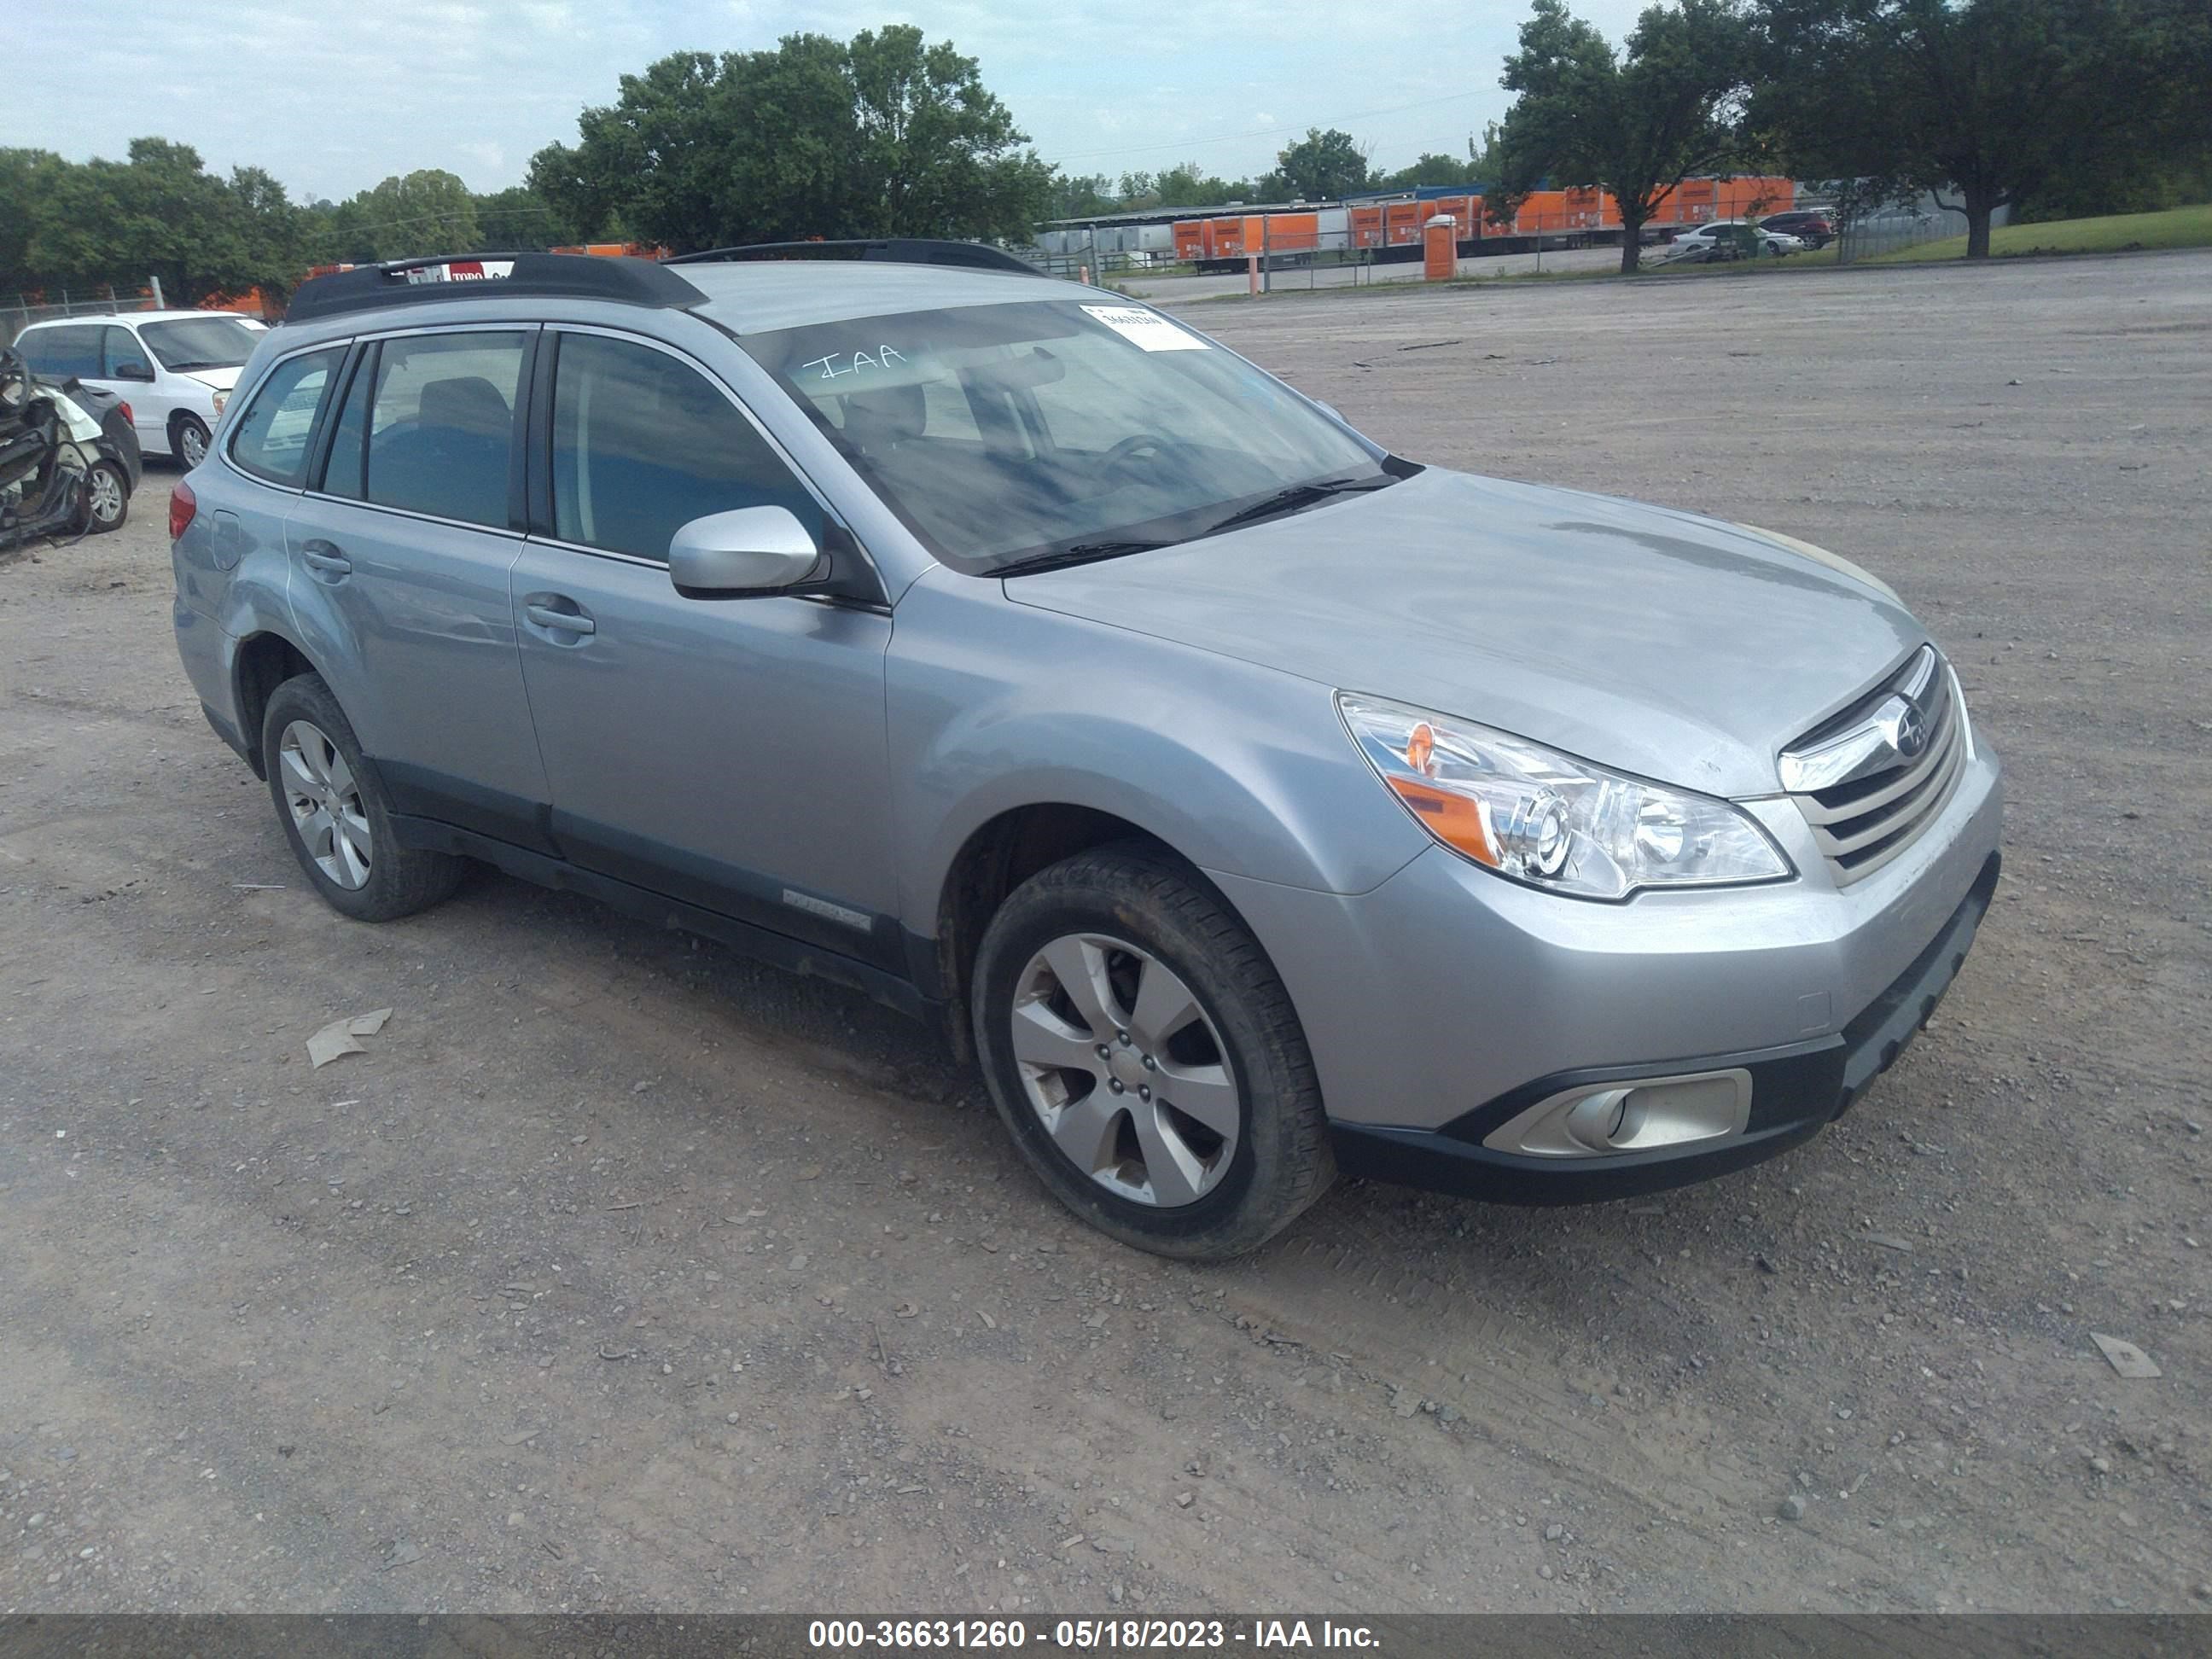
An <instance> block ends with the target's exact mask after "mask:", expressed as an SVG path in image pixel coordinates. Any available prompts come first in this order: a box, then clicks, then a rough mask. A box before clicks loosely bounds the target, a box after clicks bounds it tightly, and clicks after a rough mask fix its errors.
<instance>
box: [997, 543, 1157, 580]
mask: <svg viewBox="0 0 2212 1659" xmlns="http://www.w3.org/2000/svg"><path fill="white" fill-rule="evenodd" d="M1174 545H1175V541H1174V540H1173V539H1170V538H1153V539H1149V540H1147V539H1138V538H1132V539H1129V540H1126V541H1111V542H1078V543H1076V544H1075V545H1074V546H1073V547H1062V548H1055V549H1054V550H1053V551H1051V552H1049V553H1035V554H1032V555H1030V556H1029V557H1028V558H1026V559H1016V560H1014V561H1013V562H1012V563H1011V564H1002V565H1000V567H999V568H997V569H996V570H994V571H993V572H992V573H991V574H993V575H994V576H1027V575H1030V574H1034V573H1035V572H1036V571H1039V570H1064V569H1066V568H1067V567H1068V566H1069V565H1072V564H1093V563H1096V562H1097V561H1098V560H1100V559H1118V558H1120V557H1121V556H1122V555H1123V554H1125V553H1150V552H1152V551H1153V550H1155V549H1157V548H1162V547H1173V546H1174Z"/></svg>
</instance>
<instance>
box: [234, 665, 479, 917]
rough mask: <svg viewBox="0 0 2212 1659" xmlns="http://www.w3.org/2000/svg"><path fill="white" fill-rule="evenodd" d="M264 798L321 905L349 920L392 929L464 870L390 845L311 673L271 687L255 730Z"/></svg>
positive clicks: (357, 762) (349, 731)
mask: <svg viewBox="0 0 2212 1659" xmlns="http://www.w3.org/2000/svg"><path fill="white" fill-rule="evenodd" d="M261 756H262V760H263V763H264V769H266V771H267V772H268V775H269V793H270V797H271V798H272V799H274V800H275V801H276V817H277V820H278V822H279V823H282V824H283V826H284V835H285V838H286V839H287V840H288V841H289V842H291V844H292V854H293V856H294V857H295V858H296V859H298V860H299V861H300V868H301V870H303V871H305V872H307V883H308V885H310V886H312V887H313V889H314V890H315V891H316V892H317V893H319V894H320V895H321V896H322V899H323V902H325V904H328V905H329V906H330V907H331V908H332V909H333V910H336V911H337V912H338V913H339V914H340V915H348V916H351V917H352V918H353V919H354V920H355V921H395V920H397V919H398V918H399V917H401V916H407V915H414V914H415V912H416V911H417V910H422V909H427V908H429V907H430V906H431V905H433V904H435V903H437V902H439V901H440V900H441V899H443V898H446V897H447V896H450V895H451V894H452V892H453V889H454V888H455V887H456V886H457V885H458V884H459V882H460V878H461V875H462V872H464V871H465V869H466V868H467V865H466V862H465V860H461V859H458V858H455V857H453V856H452V855H451V854H446V853H428V852H422V851H419V850H417V849H416V848H408V847H402V846H401V845H399V841H398V836H395V835H394V834H393V833H392V806H391V803H390V802H389V801H387V800H386V799H385V796H384V792H383V790H382V789H381V788H380V787H379V786H378V784H377V781H376V777H375V775H374V772H372V771H371V770H370V769H369V768H368V766H367V765H366V764H364V763H363V762H362V757H361V744H360V741H359V740H358V739H357V738H356V737H355V736H354V734H353V726H352V725H351V724H350V723H349V721H348V720H347V719H346V717H345V711H344V710H343V709H342V708H339V707H338V702H337V698H336V697H334V696H331V689H330V687H329V686H327V685H325V684H323V681H322V678H321V676H319V675H316V674H302V675H301V676H300V677H299V678H296V679H289V680H287V681H285V682H284V684H282V685H280V686H278V687H277V688H276V691H275V693H274V694H273V695H271V696H270V699H269V708H268V712H267V713H266V714H264V716H263V718H262V722H261Z"/></svg>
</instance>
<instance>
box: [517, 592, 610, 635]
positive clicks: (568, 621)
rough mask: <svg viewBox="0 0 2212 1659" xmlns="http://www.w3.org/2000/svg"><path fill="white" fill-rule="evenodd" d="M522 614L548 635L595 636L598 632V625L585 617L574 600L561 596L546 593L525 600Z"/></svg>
mask: <svg viewBox="0 0 2212 1659" xmlns="http://www.w3.org/2000/svg"><path fill="white" fill-rule="evenodd" d="M564 607H566V608H564ZM522 614H523V615H524V616H526V617H528V618H529V619H530V620H531V621H532V622H533V623H537V624H538V627H540V628H543V629H545V630H547V631H548V632H549V633H560V634H596V633H598V632H599V624H598V623H595V622H593V621H592V619H591V618H590V617H587V616H586V615H585V614H584V613H583V611H582V610H581V609H580V607H578V606H577V605H576V602H575V601H574V599H569V598H568V597H566V596H565V595H562V594H558V593H547V594H541V595H537V596H534V597H532V598H531V599H525V600H524V601H523V604H522Z"/></svg>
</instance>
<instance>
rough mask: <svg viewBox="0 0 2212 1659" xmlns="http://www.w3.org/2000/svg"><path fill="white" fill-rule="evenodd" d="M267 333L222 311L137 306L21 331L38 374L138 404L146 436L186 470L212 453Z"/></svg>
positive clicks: (20, 344) (134, 409)
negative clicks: (225, 409)
mask: <svg viewBox="0 0 2212 1659" xmlns="http://www.w3.org/2000/svg"><path fill="white" fill-rule="evenodd" d="M265 334H266V331H265V330H262V329H255V328H252V327H249V326H248V325H246V323H245V322H244V321H243V320H242V319H240V318H236V317H232V316H227V315H225V314H224V313H221V312H215V311H133V312H123V313H117V314H116V315H114V316H109V317H68V318H58V319H53V320H52V321H49V322H41V323H33V324H32V325H30V326H29V327H28V328H27V329H25V330H24V331H22V332H21V334H20V335H18V336H16V337H15V349H17V350H18V351H20V352H21V353H22V354H23V360H24V362H27V363H28V364H29V365H30V368H31V372H32V373H33V374H37V375H40V376H41V377H42V378H44V379H46V380H81V381H82V382H83V383H84V384H85V385H87V386H96V387H98V388H100V390H102V391H105V392H112V393H114V394H115V395H116V396H117V397H118V398H122V399H123V400H124V401H125V402H126V403H128V404H130V405H131V417H132V420H133V422H134V423H135V425H136V426H137V432H138V442H139V444H140V446H141V447H142V448H143V450H144V451H145V453H149V454H154V455H167V456H168V457H170V458H171V459H173V460H175V461H176V462H178V464H179V465H182V466H185V467H186V468H191V467H195V466H197V465H199V464H200V462H201V460H202V459H204V457H205V456H206V454H207V449H208V439H209V437H210V435H211V434H212V433H213V432H214V431H215V425H216V420H217V419H218V418H219V417H220V416H221V415H222V406H223V404H224V402H225V400H226V399H228V398H229V396H230V389H231V387H232V386H235V385H236V384H237V383H238V371H239V370H240V368H243V367H244V366H245V364H246V359H247V358H248V357H249V356H252V354H253V348H254V347H255V345H257V344H258V343H259V342H260V341H261V340H262V339H263V338H264V337H265Z"/></svg>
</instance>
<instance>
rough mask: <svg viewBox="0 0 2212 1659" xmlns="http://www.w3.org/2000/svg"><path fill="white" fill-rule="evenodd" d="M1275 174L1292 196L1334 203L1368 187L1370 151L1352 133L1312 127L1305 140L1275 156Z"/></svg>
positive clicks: (1300, 140) (1309, 128) (1332, 128)
mask: <svg viewBox="0 0 2212 1659" xmlns="http://www.w3.org/2000/svg"><path fill="white" fill-rule="evenodd" d="M1275 171H1276V173H1278V174H1279V175H1280V176H1281V179H1282V181H1283V183H1284V184H1285V185H1287V186H1289V191H1290V193H1291V195H1293V196H1303V197H1305V198H1306V199H1307V200H1308V201H1310V202H1314V201H1333V200H1334V199H1335V198H1336V197H1340V196H1350V195H1353V194H1355V193H1357V192H1358V191H1363V190H1365V189H1366V188H1367V184H1368V176H1369V175H1368V171H1367V151H1366V149H1364V148H1363V147H1362V146H1361V145H1359V144H1358V143H1355V142H1354V141H1353V139H1352V135H1351V134H1350V133H1348V132H1340V131H1338V130H1337V129H1336V128H1334V127H1331V128H1330V129H1329V130H1328V131H1327V132H1323V131H1322V130H1321V129H1320V128H1319V127H1308V128H1307V129H1306V136H1305V137H1303V138H1301V139H1299V140H1298V141H1297V143H1295V144H1292V145H1291V146H1290V147H1289V148H1288V149H1285V150H1283V151H1282V152H1281V153H1280V154H1279V155H1277V156H1276V157H1275Z"/></svg>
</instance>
